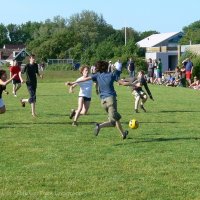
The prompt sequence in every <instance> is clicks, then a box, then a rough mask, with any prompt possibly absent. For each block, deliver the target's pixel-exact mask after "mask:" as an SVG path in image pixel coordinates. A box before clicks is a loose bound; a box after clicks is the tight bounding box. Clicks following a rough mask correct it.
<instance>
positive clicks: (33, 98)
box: [27, 85, 36, 103]
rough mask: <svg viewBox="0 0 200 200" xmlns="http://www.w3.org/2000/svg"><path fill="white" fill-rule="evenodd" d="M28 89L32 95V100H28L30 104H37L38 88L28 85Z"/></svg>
mask: <svg viewBox="0 0 200 200" xmlns="http://www.w3.org/2000/svg"><path fill="white" fill-rule="evenodd" d="M27 89H28V92H29V95H30V98H29V99H28V102H29V103H35V102H36V86H32V85H27Z"/></svg>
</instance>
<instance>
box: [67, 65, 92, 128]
mask: <svg viewBox="0 0 200 200" xmlns="http://www.w3.org/2000/svg"><path fill="white" fill-rule="evenodd" d="M80 73H81V74H82V76H81V77H80V78H78V79H77V80H76V82H77V83H76V84H73V85H72V86H70V89H69V92H70V93H72V92H73V89H74V88H75V87H76V86H77V85H79V86H80V91H79V96H78V108H77V109H76V110H75V109H72V110H71V113H70V115H69V118H70V119H72V118H73V117H74V120H73V123H72V126H77V125H78V123H77V120H78V118H79V116H80V115H86V114H87V112H88V110H89V107H90V101H91V96H92V80H88V81H85V82H80V83H78V82H79V81H81V80H82V79H84V78H86V77H88V75H89V67H88V66H82V67H80ZM65 85H68V83H65Z"/></svg>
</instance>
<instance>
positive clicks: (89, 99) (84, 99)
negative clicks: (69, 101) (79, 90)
mask: <svg viewBox="0 0 200 200" xmlns="http://www.w3.org/2000/svg"><path fill="white" fill-rule="evenodd" d="M79 97H82V96H79ZM83 101H91V98H88V97H83Z"/></svg>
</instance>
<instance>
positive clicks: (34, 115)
mask: <svg viewBox="0 0 200 200" xmlns="http://www.w3.org/2000/svg"><path fill="white" fill-rule="evenodd" d="M31 112H32V116H33V117H36V114H35V102H34V103H31Z"/></svg>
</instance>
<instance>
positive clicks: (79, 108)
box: [74, 97, 83, 122]
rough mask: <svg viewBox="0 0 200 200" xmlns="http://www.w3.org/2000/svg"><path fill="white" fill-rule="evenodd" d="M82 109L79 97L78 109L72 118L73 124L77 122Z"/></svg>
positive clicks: (81, 99)
mask: <svg viewBox="0 0 200 200" xmlns="http://www.w3.org/2000/svg"><path fill="white" fill-rule="evenodd" d="M82 108H83V97H79V98H78V108H77V110H76V114H75V116H74V121H75V122H76V121H77V120H78V118H79V115H80V112H81V110H82Z"/></svg>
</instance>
